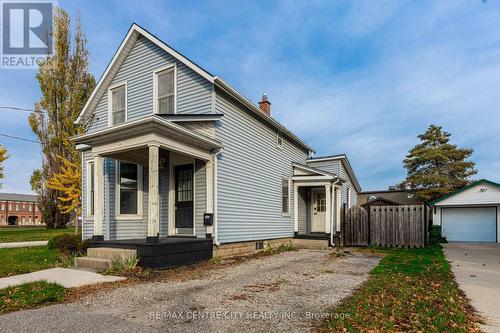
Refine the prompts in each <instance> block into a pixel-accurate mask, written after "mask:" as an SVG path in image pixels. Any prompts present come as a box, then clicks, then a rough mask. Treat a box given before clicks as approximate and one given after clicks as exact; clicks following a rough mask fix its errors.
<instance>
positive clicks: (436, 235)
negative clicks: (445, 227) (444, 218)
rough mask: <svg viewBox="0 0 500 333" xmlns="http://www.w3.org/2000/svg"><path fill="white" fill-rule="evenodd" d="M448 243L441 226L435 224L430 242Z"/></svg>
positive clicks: (431, 243) (430, 232)
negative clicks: (442, 234)
mask: <svg viewBox="0 0 500 333" xmlns="http://www.w3.org/2000/svg"><path fill="white" fill-rule="evenodd" d="M439 243H448V241H447V240H446V238H445V237H443V236H441V226H439V225H433V226H432V227H431V231H429V244H430V245H434V244H439Z"/></svg>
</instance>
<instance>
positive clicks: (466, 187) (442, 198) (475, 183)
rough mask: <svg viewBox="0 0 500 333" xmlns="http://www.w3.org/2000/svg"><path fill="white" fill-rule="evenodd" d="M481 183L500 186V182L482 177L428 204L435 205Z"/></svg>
mask: <svg viewBox="0 0 500 333" xmlns="http://www.w3.org/2000/svg"><path fill="white" fill-rule="evenodd" d="M480 184H489V185H493V186H496V187H500V184H498V183H495V182H492V181H491V180H487V179H480V180H478V181H477V182H474V183H472V184H469V185H467V186H464V187H462V188H459V189H458V190H456V191H454V192H450V193H448V194H445V195H443V196H442V197H441V198H437V199H434V200H432V201H431V202H429V203H428V204H429V205H431V206H434V205H435V204H437V203H438V202H441V201H443V200H445V199H448V198H450V197H452V196H454V195H457V194H459V193H462V192H463V191H466V190H468V189H470V188H473V187H474V186H477V185H480Z"/></svg>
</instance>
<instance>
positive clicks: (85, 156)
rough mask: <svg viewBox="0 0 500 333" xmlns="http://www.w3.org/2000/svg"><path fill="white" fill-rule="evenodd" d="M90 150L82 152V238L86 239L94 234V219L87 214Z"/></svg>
mask: <svg viewBox="0 0 500 333" xmlns="http://www.w3.org/2000/svg"><path fill="white" fill-rule="evenodd" d="M92 160H93V158H92V154H91V152H90V151H88V150H87V151H84V152H82V238H83V239H87V238H90V237H92V235H93V234H94V221H93V219H91V218H88V216H87V205H88V204H87V200H88V196H87V162H89V161H92Z"/></svg>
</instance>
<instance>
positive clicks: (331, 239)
mask: <svg viewBox="0 0 500 333" xmlns="http://www.w3.org/2000/svg"><path fill="white" fill-rule="evenodd" d="M339 182H340V179H338V178H337V180H336V181H335V182H334V183H333V186H332V189H333V193H332V196H331V197H332V198H334V200H332V203H335V226H334V224H333V223H332V218H330V245H331V246H335V242H334V241H333V233H334V230H336V228H335V227H336V224H337V215H338V214H337V207H338V205H337V202H336V200H339V198H336V196H335V193H337V189H336V185H337V184H338V183H339ZM335 199H336V200H335ZM330 208H331V207H330ZM332 213H333V210H332Z"/></svg>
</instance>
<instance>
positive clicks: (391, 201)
mask: <svg viewBox="0 0 500 333" xmlns="http://www.w3.org/2000/svg"><path fill="white" fill-rule="evenodd" d="M377 201H382V202H385V203H388V204H389V205H396V206H398V205H400V203H399V202H396V201H394V200H391V199H388V198H384V197H376V198H373V199H371V200H368V201H367V202H365V203H362V204H361V207H364V206H369V205H371V204H373V203H375V202H377Z"/></svg>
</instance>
